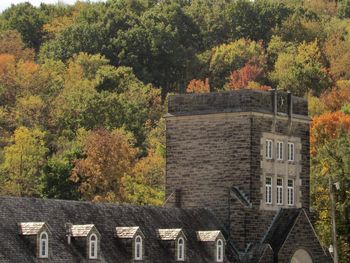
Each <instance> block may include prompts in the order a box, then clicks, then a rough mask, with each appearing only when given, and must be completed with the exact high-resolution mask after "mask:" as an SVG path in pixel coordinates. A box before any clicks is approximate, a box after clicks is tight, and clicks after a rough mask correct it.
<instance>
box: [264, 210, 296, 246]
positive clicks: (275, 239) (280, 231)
mask: <svg viewBox="0 0 350 263" xmlns="http://www.w3.org/2000/svg"><path fill="white" fill-rule="evenodd" d="M301 212H302V209H301V208H300V209H297V208H295V209H290V208H289V209H281V210H280V211H279V213H278V214H277V215H276V217H275V219H274V220H273V222H272V224H271V226H270V228H269V230H268V232H267V233H266V235H265V238H264V240H263V243H268V244H270V245H271V247H272V248H273V250H274V251H278V249H279V248H280V247H281V245H282V244H283V242H284V240H285V239H286V238H287V236H288V233H289V232H290V230H291V229H292V227H293V225H294V222H295V220H296V219H297V217H298V215H299V214H300V213H301Z"/></svg>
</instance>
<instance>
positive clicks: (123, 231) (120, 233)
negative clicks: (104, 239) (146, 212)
mask: <svg viewBox="0 0 350 263" xmlns="http://www.w3.org/2000/svg"><path fill="white" fill-rule="evenodd" d="M139 229H140V227H138V226H132V227H116V228H115V236H116V237H118V238H134V236H135V235H136V233H137V231H138V230H139Z"/></svg>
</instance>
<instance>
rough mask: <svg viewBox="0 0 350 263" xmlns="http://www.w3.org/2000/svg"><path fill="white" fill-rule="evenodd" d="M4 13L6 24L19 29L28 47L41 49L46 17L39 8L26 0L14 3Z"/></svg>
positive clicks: (13, 28) (10, 27)
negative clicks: (25, 0)
mask: <svg viewBox="0 0 350 263" xmlns="http://www.w3.org/2000/svg"><path fill="white" fill-rule="evenodd" d="M2 15H3V18H4V19H5V21H6V22H5V23H6V26H7V27H8V28H9V29H12V30H16V31H18V32H19V33H20V34H21V36H22V39H23V41H24V42H25V43H26V45H27V46H28V47H30V48H34V49H35V50H38V49H39V47H40V45H41V43H42V39H43V31H42V27H43V25H44V23H45V20H46V18H45V16H44V15H43V13H41V12H40V10H39V9H38V8H35V7H33V6H32V5H31V4H30V3H28V2H26V3H22V4H17V5H12V6H11V7H10V8H8V9H6V10H5V11H4V12H3V13H2Z"/></svg>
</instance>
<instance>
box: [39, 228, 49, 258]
mask: <svg viewBox="0 0 350 263" xmlns="http://www.w3.org/2000/svg"><path fill="white" fill-rule="evenodd" d="M39 257H40V258H48V257H49V237H48V235H47V233H46V232H42V233H41V234H40V240H39Z"/></svg>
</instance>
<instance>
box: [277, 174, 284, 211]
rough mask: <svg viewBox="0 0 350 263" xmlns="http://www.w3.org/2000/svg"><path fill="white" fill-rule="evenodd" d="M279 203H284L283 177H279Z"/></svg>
mask: <svg viewBox="0 0 350 263" xmlns="http://www.w3.org/2000/svg"><path fill="white" fill-rule="evenodd" d="M277 204H278V205H282V204H283V180H282V178H277Z"/></svg>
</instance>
